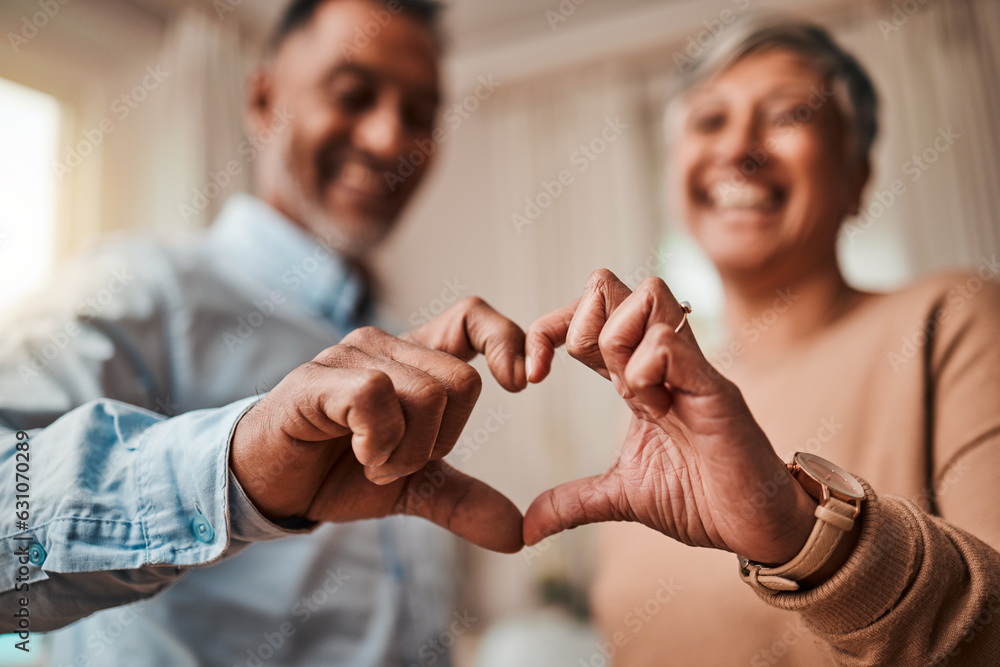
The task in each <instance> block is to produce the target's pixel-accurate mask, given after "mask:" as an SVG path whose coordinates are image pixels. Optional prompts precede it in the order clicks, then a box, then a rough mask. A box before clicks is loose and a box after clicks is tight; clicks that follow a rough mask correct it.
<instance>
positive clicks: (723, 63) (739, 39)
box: [667, 14, 878, 159]
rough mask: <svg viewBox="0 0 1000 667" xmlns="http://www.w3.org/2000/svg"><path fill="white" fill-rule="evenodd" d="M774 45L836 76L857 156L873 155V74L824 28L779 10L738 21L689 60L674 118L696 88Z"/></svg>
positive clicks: (875, 109)
mask: <svg viewBox="0 0 1000 667" xmlns="http://www.w3.org/2000/svg"><path fill="white" fill-rule="evenodd" d="M771 49H780V50H782V51H789V52H791V53H794V54H796V55H798V56H800V57H802V58H803V59H805V60H806V61H807V62H808V63H810V64H811V65H812V66H814V67H816V68H817V70H818V71H819V72H821V73H822V74H823V75H824V76H827V77H829V78H830V80H831V84H832V86H833V91H834V99H835V100H836V102H837V105H838V107H839V109H840V111H841V113H842V114H843V116H844V118H845V120H846V121H847V124H848V127H849V129H850V132H851V135H852V137H853V139H854V143H855V149H856V155H857V156H858V157H859V158H861V159H867V158H868V156H869V154H870V152H871V148H872V144H873V143H874V142H875V136H876V134H877V133H878V94H877V93H876V92H875V86H874V85H872V81H871V79H870V78H869V77H868V73H867V72H866V71H865V69H864V68H863V67H862V66H861V64H860V63H858V61H857V59H855V58H854V56H852V55H851V54H850V53H848V52H847V51H845V50H844V49H842V48H841V47H840V46H839V45H838V44H837V43H836V42H834V41H833V38H832V37H830V34H829V33H828V32H827V31H826V30H824V29H823V28H820V27H819V26H817V25H813V24H811V23H805V22H801V21H795V20H790V19H787V18H783V17H780V16H775V15H766V14H765V15H753V16H748V17H747V18H745V19H742V20H740V21H737V22H735V23H733V24H732V25H730V26H729V27H727V28H726V29H724V30H723V31H722V32H720V33H719V35H718V37H717V38H716V40H715V43H714V44H711V45H709V47H708V48H706V49H703V50H702V52H701V53H698V54H697V55H696V57H694V58H693V59H690V60H688V61H687V62H686V63H685V66H684V67H683V68H682V70H681V79H680V90H679V91H678V93H677V95H675V96H674V98H673V100H672V101H671V103H670V105H669V107H668V111H667V120H668V123H670V122H671V121H672V120H674V119H676V118H677V116H678V114H677V110H678V107H679V106H680V102H681V101H682V100H683V99H684V97H685V94H686V93H687V92H688V91H689V90H690V89H691V88H692V87H694V86H696V85H698V84H700V83H702V82H704V81H707V80H708V79H710V78H712V77H713V76H715V75H716V74H719V73H720V72H722V71H723V70H725V69H727V68H729V67H731V66H732V65H734V64H736V63H737V62H739V61H740V60H742V59H744V58H746V57H747V56H749V55H751V54H753V53H759V52H761V51H766V50H771ZM669 134H670V131H669V130H668V135H669Z"/></svg>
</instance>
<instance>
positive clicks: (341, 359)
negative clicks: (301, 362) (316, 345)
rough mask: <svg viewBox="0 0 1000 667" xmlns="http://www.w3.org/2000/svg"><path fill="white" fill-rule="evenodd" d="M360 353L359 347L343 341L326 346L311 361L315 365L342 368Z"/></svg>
mask: <svg viewBox="0 0 1000 667" xmlns="http://www.w3.org/2000/svg"><path fill="white" fill-rule="evenodd" d="M357 353H358V348H356V347H354V346H353V345H351V344H350V343H345V342H341V343H339V344H337V345H333V346H331V347H328V348H326V349H325V350H323V351H322V352H320V353H319V354H317V355H316V356H315V357H313V360H312V361H310V362H309V363H310V364H313V365H314V366H317V367H319V366H326V367H333V368H341V367H343V366H345V365H346V361H347V360H348V359H350V358H351V357H352V356H354V355H356V354H357Z"/></svg>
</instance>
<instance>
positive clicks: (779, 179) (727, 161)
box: [671, 48, 868, 278]
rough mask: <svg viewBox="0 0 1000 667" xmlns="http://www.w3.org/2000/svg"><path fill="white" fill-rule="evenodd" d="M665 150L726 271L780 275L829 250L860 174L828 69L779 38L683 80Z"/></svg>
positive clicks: (854, 204) (863, 168)
mask: <svg viewBox="0 0 1000 667" xmlns="http://www.w3.org/2000/svg"><path fill="white" fill-rule="evenodd" d="M682 123H683V124H682V128H681V130H680V132H679V134H678V137H677V139H676V141H675V145H674V148H673V151H672V165H671V166H672V169H671V173H672V175H673V179H672V180H673V183H672V185H673V194H674V197H675V200H676V201H678V202H679V203H680V205H681V213H682V215H683V218H684V220H685V222H686V224H687V226H688V229H689V230H690V232H691V233H692V234H693V235H694V237H695V238H696V239H697V241H698V243H699V244H700V245H701V246H702V248H703V249H704V250H705V252H706V253H707V254H708V256H709V257H710V258H711V259H712V261H713V262H714V263H715V265H716V267H717V268H718V269H719V271H720V272H721V273H722V274H723V275H724V276H727V275H728V276H731V277H740V276H743V277H750V276H753V275H754V274H758V272H760V271H762V270H763V271H766V272H768V273H774V274H775V275H781V276H783V277H786V278H792V277H794V276H796V275H801V274H802V273H803V272H807V271H809V270H811V269H812V268H814V267H815V266H816V265H817V263H818V262H829V261H831V260H832V259H833V258H834V257H835V248H836V239H837V231H838V229H839V227H840V223H841V221H842V220H843V219H844V218H845V217H846V216H847V215H849V214H851V213H853V212H855V211H856V210H857V208H858V206H859V202H860V196H861V191H862V189H863V187H864V183H865V180H866V179H867V175H868V167H867V162H866V161H865V160H863V159H860V158H859V157H858V156H857V151H856V150H855V148H854V145H853V136H852V133H851V132H850V129H849V126H848V124H847V122H846V120H845V118H844V117H843V114H842V112H841V110H840V109H839V107H838V104H837V101H836V100H835V98H834V94H833V88H832V86H831V84H830V82H829V79H828V77H826V76H824V75H823V74H822V73H821V72H819V71H818V70H817V68H816V67H815V66H813V65H811V64H810V63H808V62H807V61H806V60H804V59H803V58H802V57H801V56H799V55H796V54H794V53H792V52H790V51H787V50H781V49H780V48H774V49H769V50H765V51H760V52H757V53H753V54H751V55H748V56H746V57H744V58H743V59H741V60H739V61H738V62H736V63H735V64H733V65H731V66H730V67H728V68H726V69H724V70H723V71H722V72H720V73H719V74H718V75H716V76H715V77H714V78H712V79H710V80H708V81H707V82H706V83H704V84H703V85H701V86H699V87H697V88H695V89H693V90H691V91H690V92H689V93H688V94H687V97H686V99H685V101H684V103H683V121H682Z"/></svg>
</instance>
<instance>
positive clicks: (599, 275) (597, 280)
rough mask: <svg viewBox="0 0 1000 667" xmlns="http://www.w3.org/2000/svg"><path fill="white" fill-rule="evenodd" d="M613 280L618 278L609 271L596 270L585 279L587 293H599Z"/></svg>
mask: <svg viewBox="0 0 1000 667" xmlns="http://www.w3.org/2000/svg"><path fill="white" fill-rule="evenodd" d="M615 280H618V276H616V275H615V274H614V273H613V272H612V271H611V270H610V269H596V270H594V271H593V272H592V273H591V274H590V277H589V278H588V279H587V291H592V292H597V291H601V290H602V289H603V288H605V287H606V286H607V285H609V284H610V283H612V282H613V281H615Z"/></svg>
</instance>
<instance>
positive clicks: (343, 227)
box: [275, 136, 395, 259]
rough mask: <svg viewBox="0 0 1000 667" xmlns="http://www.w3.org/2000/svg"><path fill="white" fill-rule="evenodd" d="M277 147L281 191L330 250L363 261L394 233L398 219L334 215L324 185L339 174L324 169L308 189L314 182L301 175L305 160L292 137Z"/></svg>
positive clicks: (313, 232)
mask: <svg viewBox="0 0 1000 667" xmlns="http://www.w3.org/2000/svg"><path fill="white" fill-rule="evenodd" d="M276 148H277V149H278V151H279V154H280V161H281V165H282V168H281V169H278V170H276V171H277V173H276V174H275V178H276V180H277V181H278V183H279V191H280V192H282V193H285V196H286V197H287V204H288V205H289V207H290V209H291V210H292V211H293V212H294V213H295V216H296V220H297V221H298V222H299V224H301V225H302V226H303V227H305V228H306V229H307V230H308V231H309V233H310V234H312V235H313V236H315V237H316V238H318V239H320V240H322V241H323V243H325V244H326V245H327V246H328V247H330V248H332V249H334V250H336V251H337V252H339V253H341V254H343V255H345V256H347V257H349V258H352V259H361V258H363V257H365V256H366V255H368V254H369V253H370V252H371V251H372V250H373V249H374V248H375V247H376V246H378V245H379V243H381V242H382V241H383V240H384V239H385V238H386V237H387V236H388V235H389V233H390V232H391V231H392V229H393V227H394V223H395V219H382V218H368V219H350V218H349V217H347V216H343V215H338V214H336V213H334V212H333V211H332V210H331V209H332V207H331V206H329V205H328V204H327V202H326V200H325V198H324V193H325V188H324V185H325V184H327V183H330V182H331V181H332V179H333V178H335V172H334V171H333V170H332V169H322V170H321V171H320V172H319V173H320V174H321V177H320V178H316V179H315V182H316V185H315V188H314V189H310V188H308V187H307V186H306V183H307V182H308V181H309V180H310V179H307V178H302V177H299V176H298V174H299V173H300V172H299V169H297V167H301V160H299V159H297V158H296V157H295V151H294V149H293V144H292V140H291V137H290V136H289V137H282V138H281V145H280V146H277V147H276Z"/></svg>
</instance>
